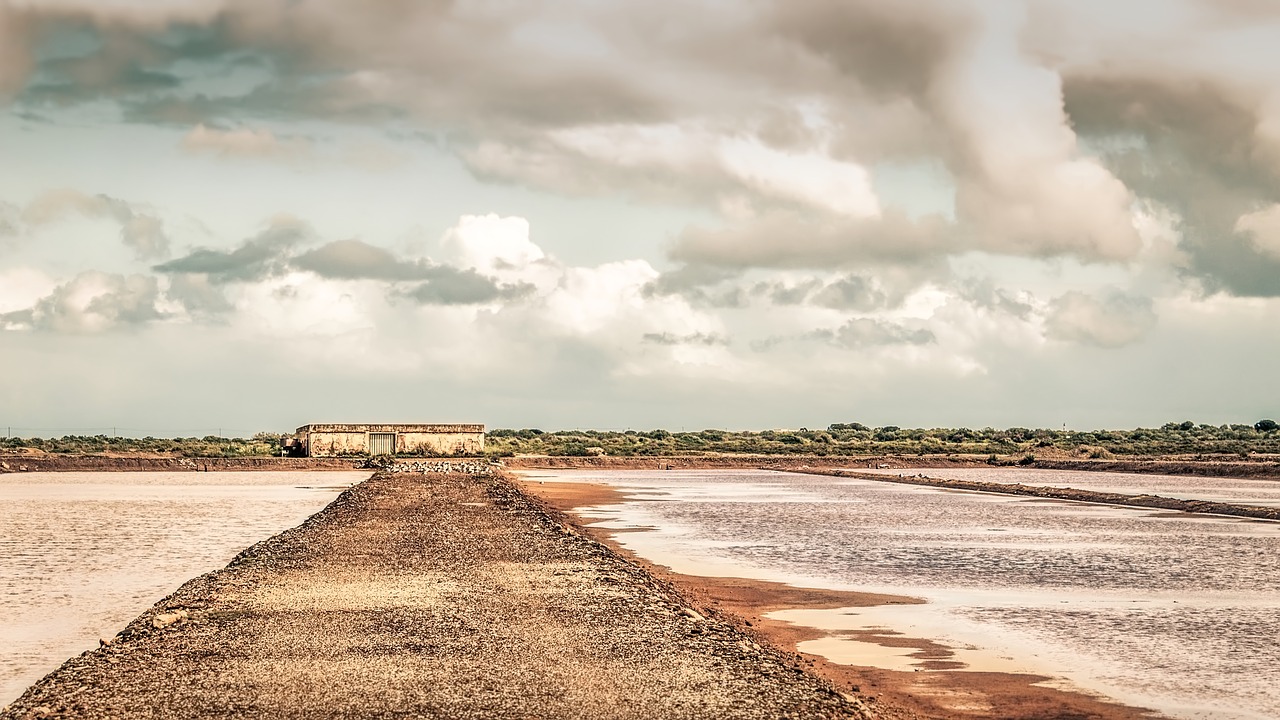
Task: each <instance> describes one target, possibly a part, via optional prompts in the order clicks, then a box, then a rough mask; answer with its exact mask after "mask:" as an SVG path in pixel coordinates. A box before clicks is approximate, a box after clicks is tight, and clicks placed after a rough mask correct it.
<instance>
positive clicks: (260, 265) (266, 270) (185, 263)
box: [154, 216, 312, 283]
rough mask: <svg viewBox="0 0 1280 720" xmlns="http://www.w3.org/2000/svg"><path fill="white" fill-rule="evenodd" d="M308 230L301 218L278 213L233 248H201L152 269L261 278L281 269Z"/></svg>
mask: <svg viewBox="0 0 1280 720" xmlns="http://www.w3.org/2000/svg"><path fill="white" fill-rule="evenodd" d="M311 234H312V233H311V229H310V227H309V226H308V225H306V224H305V223H303V222H302V221H300V220H298V219H296V218H293V217H288V216H279V217H276V218H274V219H272V220H271V221H270V223H268V226H267V228H266V229H265V230H263V231H262V232H260V233H259V234H257V235H255V236H254V237H252V238H249V239H248V240H246V241H244V242H243V243H241V244H240V246H239V247H237V248H235V249H234V250H230V251H223V250H210V249H207V248H201V249H198V250H195V251H193V252H191V253H190V254H188V255H185V256H183V257H180V258H177V259H174V260H170V261H169V262H166V263H162V264H160V265H156V266H155V268H154V269H155V270H156V271H157V272H161V273H167V274H180V273H187V274H201V275H204V276H206V277H208V278H209V279H210V280H211V281H213V282H214V283H229V282H248V281H254V280H262V279H264V278H266V277H269V276H271V275H273V274H276V273H279V272H281V271H282V270H283V269H284V267H285V266H286V263H287V259H288V258H287V255H288V253H289V251H290V250H292V249H293V248H294V247H295V246H296V245H298V244H299V243H301V242H302V241H303V240H305V239H307V238H309V237H311Z"/></svg>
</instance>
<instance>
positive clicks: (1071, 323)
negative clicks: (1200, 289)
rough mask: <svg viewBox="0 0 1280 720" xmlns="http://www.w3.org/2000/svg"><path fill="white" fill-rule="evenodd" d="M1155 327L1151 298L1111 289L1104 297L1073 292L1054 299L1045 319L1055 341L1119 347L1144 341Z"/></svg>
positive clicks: (1047, 329) (1046, 326)
mask: <svg viewBox="0 0 1280 720" xmlns="http://www.w3.org/2000/svg"><path fill="white" fill-rule="evenodd" d="M1155 326H1156V313H1155V310H1154V309H1153V308H1152V302H1151V300H1150V299H1149V298H1146V297H1140V296H1136V295H1128V294H1126V293H1123V292H1120V291H1118V290H1111V291H1109V292H1107V293H1105V294H1104V295H1103V296H1102V297H1095V296H1092V295H1088V294H1086V293H1082V292H1078V291H1071V292H1068V293H1066V294H1064V295H1061V296H1059V297H1058V298H1055V299H1054V300H1053V302H1052V303H1050V305H1049V314H1048V316H1047V317H1046V318H1045V335H1046V336H1047V337H1049V338H1051V339H1054V340H1063V341H1066V342H1075V343H1081V344H1084V345H1094V346H1096V347H1102V348H1118V347H1123V346H1125V345H1129V344H1131V343H1134V342H1137V341H1138V340H1140V339H1142V338H1143V337H1144V336H1146V334H1147V333H1149V332H1150V331H1151V330H1152V329H1153V328H1154V327H1155Z"/></svg>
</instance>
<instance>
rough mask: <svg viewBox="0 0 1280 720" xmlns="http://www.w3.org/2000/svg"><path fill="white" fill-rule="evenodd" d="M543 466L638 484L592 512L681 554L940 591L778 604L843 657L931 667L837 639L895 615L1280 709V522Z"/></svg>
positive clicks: (962, 639) (1157, 701)
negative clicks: (834, 605)
mask: <svg viewBox="0 0 1280 720" xmlns="http://www.w3.org/2000/svg"><path fill="white" fill-rule="evenodd" d="M916 472H919V471H916ZM1042 472H1043V471H1042ZM530 474H536V475H538V476H540V477H539V479H541V480H544V481H555V480H569V481H574V480H578V481H582V480H593V481H602V482H605V483H608V484H610V485H613V486H617V487H619V488H622V489H624V490H625V491H626V492H627V494H628V496H629V497H631V498H634V499H632V500H629V501H628V502H624V503H622V504H620V505H611V506H607V507H603V508H591V509H590V510H589V511H585V512H584V514H588V515H590V516H592V517H605V518H608V520H606V521H605V522H604V523H602V524H603V525H604V526H605V527H616V528H628V527H649V528H653V532H645V533H622V534H619V535H618V540H619V542H621V543H622V544H623V545H624V546H627V547H628V548H630V549H632V550H633V551H635V552H637V553H638V554H640V555H641V556H643V557H645V558H646V559H649V560H651V561H654V562H658V563H661V564H664V565H668V566H670V567H672V569H674V570H676V571H678V572H688V573H693V574H704V575H705V574H714V575H725V576H743V577H753V578H759V579H768V580H781V581H784V582H790V583H793V584H796V585H801V586H808V587H826V588H834V589H848V590H868V591H874V592H886V593H897V594H903V595H912V596H917V597H923V598H925V599H927V600H928V601H929V602H928V603H927V604H925V605H893V606H882V607H877V608H845V609H840V610H830V611H786V612H783V613H777V614H775V615H774V617H779V618H781V619H786V620H789V621H793V622H798V623H801V624H805V625H810V626H813V627H820V628H826V629H829V630H831V631H832V632H833V638H835V639H829V640H827V641H820V642H818V643H816V644H812V645H808V646H806V647H805V649H806V650H808V651H810V652H815V653H820V654H823V655H826V656H829V657H831V658H832V659H834V660H836V661H840V662H847V663H849V664H864V665H875V666H882V667H889V668H891V669H904V668H906V667H910V668H911V669H919V668H920V666H919V664H918V662H915V661H914V660H913V659H912V658H910V657H906V655H908V653H903V652H900V651H886V650H885V649H884V648H883V647H879V646H874V645H872V646H870V647H872V648H874V650H868V648H867V646H865V645H864V644H863V643H851V642H849V641H848V640H844V641H841V640H840V639H839V638H838V637H837V636H838V632H839V631H840V630H841V629H860V630H866V629H872V628H888V629H892V630H897V631H901V632H904V633H905V634H906V635H908V636H910V637H921V638H926V639H932V640H936V641H940V642H942V643H943V644H945V645H948V646H950V647H953V648H957V649H961V651H960V652H958V653H957V656H956V657H955V659H957V660H960V661H962V662H966V663H968V664H969V666H970V669H975V670H982V669H1005V670H1023V671H1028V672H1037V673H1041V674H1046V675H1049V676H1052V677H1055V678H1059V679H1061V680H1060V682H1064V683H1066V686H1068V687H1074V688H1079V689H1084V690H1087V691H1090V692H1094V693H1098V694H1101V695H1104V696H1107V697H1111V698H1115V699H1118V700H1120V701H1122V702H1126V703H1129V704H1134V705H1139V706H1145V707H1152V708H1156V709H1158V710H1161V711H1163V712H1165V713H1168V714H1170V715H1173V716H1176V717H1184V718H1274V717H1280V640H1278V639H1277V638H1280V592H1277V590H1280V587H1278V586H1280V523H1269V522H1262V521H1253V520H1245V519H1235V518H1224V517H1212V516H1193V515H1187V514H1181V513H1168V512H1161V511H1149V510H1145V509H1137V508H1122V507H1112V506H1101V505H1092V504H1085V503H1070V502H1061V501H1046V500H1041V499H1037V498H1026V497H1014V496H1002V495H993V494H983V493H972V492H963V491H954V490H942V489H937V488H927V487H919V486H908V485H899V484H893V483H881V482H876V481H872V480H857V479H850V478H834V477H827V476H816V475H800V474H788V473H771V472H767V471H675V472H671V471H668V472H662V471H656V472H655V471H626V472H608V473H601V472H590V471H571V472H559V471H556V472H554V473H551V472H548V471H537V472H536V473H530ZM1143 477H1146V476H1143ZM1056 479H1057V478H1054V477H1046V478H1045V480H1046V482H1051V483H1052V484H1061V485H1069V484H1070V483H1069V482H1067V481H1066V478H1064V479H1063V481H1062V482H1053V481H1054V480H1056ZM1178 480H1179V482H1181V483H1184V487H1186V488H1189V490H1190V493H1189V495H1190V494H1192V493H1197V492H1200V489H1199V488H1197V487H1194V484H1195V483H1197V482H1199V479H1191V478H1179V479H1178ZM1020 481H1021V482H1027V481H1026V480H1025V479H1023V480H1020ZM1208 487H1209V489H1208V490H1205V492H1206V493H1208V494H1215V493H1218V492H1220V489H1218V483H1214V482H1211V483H1209V484H1208ZM1192 496H1196V497H1200V496H1201V495H1192ZM642 499H647V500H659V501H660V502H643V501H639V500H642ZM857 639H858V640H860V641H865V640H867V638H866V637H864V636H859V637H858V638H857ZM926 671H927V670H926Z"/></svg>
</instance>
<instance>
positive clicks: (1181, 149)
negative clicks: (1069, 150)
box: [1064, 67, 1280, 296]
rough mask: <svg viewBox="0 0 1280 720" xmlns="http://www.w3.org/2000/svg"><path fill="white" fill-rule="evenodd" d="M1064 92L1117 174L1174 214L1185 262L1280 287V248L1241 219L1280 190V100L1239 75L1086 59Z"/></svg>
mask: <svg viewBox="0 0 1280 720" xmlns="http://www.w3.org/2000/svg"><path fill="white" fill-rule="evenodd" d="M1064 96H1065V102H1066V108H1067V111H1068V112H1069V113H1070V115H1071V119H1072V122H1073V123H1074V125H1075V126H1076V128H1077V129H1078V131H1079V132H1080V133H1081V135H1082V136H1084V137H1087V138H1090V139H1091V140H1092V141H1093V142H1094V143H1096V144H1098V145H1099V146H1101V147H1102V148H1104V150H1103V157H1104V158H1105V160H1106V162H1107V164H1108V166H1109V167H1111V168H1113V170H1114V171H1115V173H1116V174H1117V176H1118V177H1119V178H1121V179H1122V180H1123V181H1124V182H1126V183H1128V185H1129V186H1130V187H1131V188H1132V189H1133V191H1134V192H1135V193H1136V194H1137V195H1139V196H1142V197H1147V198H1150V199H1152V200H1154V201H1156V202H1158V203H1160V204H1162V205H1163V206H1164V207H1167V208H1169V209H1170V210H1171V211H1172V212H1173V213H1174V214H1175V215H1176V217H1177V219H1178V230H1179V231H1180V247H1181V249H1182V250H1183V251H1184V252H1185V254H1186V256H1187V257H1188V258H1189V263H1188V265H1187V267H1186V268H1185V270H1186V271H1187V272H1189V273H1190V274H1192V275H1194V276H1196V277H1198V278H1201V279H1202V280H1204V281H1205V283H1206V284H1207V285H1208V286H1209V287H1210V288H1211V289H1215V290H1216V289H1221V290H1226V291H1229V292H1232V293H1235V294H1240V295H1261V296H1276V295H1280V258H1277V257H1275V256H1272V255H1270V254H1267V253H1266V252H1265V251H1264V250H1263V249H1262V248H1260V247H1259V246H1257V245H1256V244H1255V242H1254V241H1252V240H1251V239H1250V238H1249V237H1246V236H1245V235H1244V234H1242V232H1243V231H1244V230H1245V229H1246V228H1245V226H1242V225H1239V224H1238V223H1239V222H1240V219H1241V218H1242V216H1245V215H1248V214H1250V213H1253V212H1254V211H1256V210H1257V208H1258V207H1260V206H1264V205H1267V204H1270V203H1273V202H1274V199H1275V198H1276V197H1277V196H1278V195H1280V135H1271V134H1269V133H1268V128H1269V127H1274V126H1275V123H1277V122H1280V106H1274V105H1273V106H1272V107H1271V108H1270V109H1268V108H1267V105H1266V104H1265V103H1264V100H1263V98H1261V97H1259V96H1257V95H1256V94H1255V93H1254V92H1253V91H1250V90H1248V89H1247V85H1246V84H1245V83H1243V82H1240V81H1238V80H1236V79H1233V78H1225V77H1214V76H1212V75H1206V74H1204V73H1203V71H1201V72H1198V73H1197V72H1190V73H1189V72H1187V71H1185V70H1178V71H1175V70H1173V69H1164V70H1161V69H1145V70H1144V69H1142V68H1136V69H1133V70H1130V71H1128V72H1117V71H1115V70H1114V69H1111V68H1107V69H1101V68H1093V67H1087V68H1082V69H1079V70H1075V71H1073V72H1071V73H1069V74H1068V75H1067V76H1066V78H1065V80H1064ZM1245 225H1248V221H1246V223H1245Z"/></svg>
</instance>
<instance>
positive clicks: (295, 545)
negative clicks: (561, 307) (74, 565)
mask: <svg viewBox="0 0 1280 720" xmlns="http://www.w3.org/2000/svg"><path fill="white" fill-rule="evenodd" d="M49 717H77V718H108V717H110V718H223V717H248V718H255V717H256V718H267V717H270V718H314V717H320V718H357V717H358V718H383V717H387V718H389V717H397V718H400V717H437V718H708V717H714V718H780V717H795V718H800V717H804V718H836V717H868V715H867V714H866V713H864V712H863V710H862V709H860V704H859V703H857V701H855V700H853V699H850V698H846V697H844V696H842V695H841V694H839V693H837V692H836V691H835V690H834V689H833V688H832V687H831V686H830V685H829V684H828V683H826V682H825V681H823V680H821V679H819V678H817V677H815V676H813V675H812V674H809V673H806V672H804V671H803V670H802V669H800V668H799V667H798V666H797V665H796V664H795V663H794V662H793V661H792V660H791V659H789V658H787V657H786V656H784V655H782V654H781V653H778V652H777V651H775V650H773V649H771V648H767V647H762V646H761V645H759V644H757V643H756V642H755V641H754V640H753V639H752V638H751V636H749V635H747V634H745V633H743V632H741V631H739V630H737V629H735V628H734V627H733V626H731V625H730V624H727V623H724V622H720V621H718V620H715V619H707V618H705V617H703V616H702V615H700V614H698V613H696V612H694V611H692V610H690V609H689V608H688V607H687V603H686V601H685V600H684V599H682V597H681V596H680V595H679V594H678V593H677V592H676V591H675V590H674V589H673V588H672V586H670V585H668V584H666V583H664V582H662V581H659V580H656V579H655V578H654V577H653V576H652V575H650V574H648V573H647V572H645V571H644V570H642V569H640V568H639V567H638V566H636V565H634V564H632V563H629V562H627V561H625V560H623V559H622V558H620V557H619V556H618V555H617V554H615V553H614V552H612V551H611V550H609V549H608V548H607V547H605V546H603V545H601V544H600V543H598V542H595V541H593V540H591V539H589V538H586V537H584V536H582V535H580V534H579V533H577V532H576V531H574V530H572V529H570V528H568V527H566V526H565V525H563V524H561V523H560V522H559V521H558V520H556V519H555V517H554V516H553V514H552V513H550V512H548V511H547V510H545V509H543V508H542V507H541V506H540V505H538V504H537V503H534V502H532V501H530V500H529V499H528V498H527V497H526V496H525V495H523V494H522V493H520V492H519V491H518V490H516V489H515V487H514V486H513V485H512V484H510V483H509V482H507V481H506V480H502V479H493V478H474V477H466V476H456V475H455V476H423V475H407V474H400V475H379V476H375V477H374V478H373V479H371V480H369V481H367V482H365V483H363V484H361V485H358V486H356V487H354V488H352V489H350V490H348V491H347V492H345V493H343V494H342V495H341V496H340V497H339V498H338V499H337V500H336V501H335V502H334V503H333V504H332V505H330V506H329V507H328V508H326V509H325V510H323V511H322V512H320V513H318V514H317V515H315V516H313V517H312V518H311V519H310V520H308V521H307V522H306V523H304V524H303V525H301V526H299V527H298V528H295V529H293V530H289V531H286V532H285V533H282V534H281V535H278V536H276V537H275V538H272V539H271V540H268V541H265V542H262V543H259V544H258V545H255V546H254V547H252V548H250V549H248V550H246V551H245V552H244V553H242V554H241V555H240V556H239V557H237V558H236V560H234V561H233V562H232V563H231V564H230V565H229V566H228V567H227V568H225V569H223V570H219V571H217V572H214V573H210V574H208V575H204V576H201V577H199V578H196V579H195V580H192V581H190V582H188V583H187V584H186V585H184V586H183V587H182V588H180V589H179V590H178V591H177V592H176V593H174V594H173V595H171V596H170V597H168V598H166V599H165V600H163V601H161V602H160V603H158V604H157V605H156V606H155V607H154V608H152V609H151V610H149V611H148V612H146V613H144V614H143V615H142V616H140V617H139V618H138V619H137V620H135V621H134V622H133V623H132V624H131V625H130V626H129V627H128V628H126V629H125V631H123V632H122V633H121V634H120V635H119V636H117V638H115V639H114V640H113V641H112V642H111V643H110V644H109V645H107V646H105V647H102V648H99V649H98V650H94V651H91V652H87V653H85V654H83V655H81V656H79V657H77V658H73V659H71V660H70V661H68V662H67V663H66V664H64V665H63V666H62V667H61V668H60V669H58V670H56V671H55V672H53V673H51V674H50V675H49V676H48V677H46V678H45V679H43V680H41V681H40V682H39V683H37V684H36V685H35V686H33V687H32V688H31V689H29V690H28V691H27V692H26V693H25V694H23V696H22V697H21V698H19V699H18V700H17V701H15V702H14V704H13V705H12V706H10V707H9V708H8V709H6V710H4V711H0V718H4V719H5V720H13V719H17V718H49Z"/></svg>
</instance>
